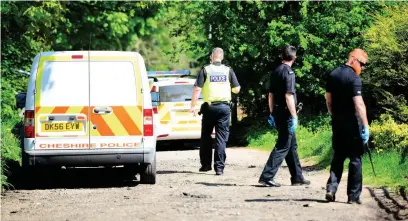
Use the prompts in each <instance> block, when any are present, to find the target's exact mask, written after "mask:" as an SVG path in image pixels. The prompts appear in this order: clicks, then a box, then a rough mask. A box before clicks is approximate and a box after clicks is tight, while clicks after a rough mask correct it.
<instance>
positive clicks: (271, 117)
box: [268, 114, 276, 129]
mask: <svg viewBox="0 0 408 221" xmlns="http://www.w3.org/2000/svg"><path fill="white" fill-rule="evenodd" d="M268 123H269V125H271V127H272V129H273V128H275V127H276V123H275V118H274V117H273V116H272V114H270V115H269V117H268Z"/></svg>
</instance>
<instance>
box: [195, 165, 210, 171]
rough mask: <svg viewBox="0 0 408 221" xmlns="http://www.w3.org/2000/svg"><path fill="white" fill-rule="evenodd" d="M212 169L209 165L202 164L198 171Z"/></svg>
mask: <svg viewBox="0 0 408 221" xmlns="http://www.w3.org/2000/svg"><path fill="white" fill-rule="evenodd" d="M210 170H212V168H211V166H202V167H201V168H200V169H199V170H198V171H200V172H207V171H210Z"/></svg>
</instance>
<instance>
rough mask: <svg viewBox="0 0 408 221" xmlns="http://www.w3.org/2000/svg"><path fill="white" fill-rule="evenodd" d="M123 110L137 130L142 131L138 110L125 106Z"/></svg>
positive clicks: (141, 121)
mask: <svg viewBox="0 0 408 221" xmlns="http://www.w3.org/2000/svg"><path fill="white" fill-rule="evenodd" d="M124 108H125V110H126V112H127V113H128V114H129V116H130V118H131V119H132V121H133V122H134V123H135V124H136V126H137V128H139V130H143V119H142V112H141V111H140V109H139V108H138V107H135V106H126V107H124Z"/></svg>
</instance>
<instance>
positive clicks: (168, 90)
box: [147, 70, 215, 141]
mask: <svg viewBox="0 0 408 221" xmlns="http://www.w3.org/2000/svg"><path fill="white" fill-rule="evenodd" d="M147 75H148V77H149V80H150V86H151V93H152V94H153V93H157V94H158V97H159V98H158V100H159V101H160V102H159V103H158V104H154V105H153V106H154V107H153V111H154V113H155V116H154V119H155V122H156V123H157V124H156V127H157V130H158V132H157V134H158V135H157V140H158V141H165V140H196V139H200V137H201V118H202V116H201V115H198V114H196V116H194V115H193V114H192V113H190V105H191V96H192V93H193V88H194V83H195V78H196V76H193V75H191V72H190V70H176V71H148V72H147ZM202 103H203V99H202V96H201V94H200V97H199V99H198V102H197V104H196V106H195V110H196V113H198V112H199V111H200V107H201V104H202ZM155 106H156V107H155ZM214 135H215V133H214V131H213V133H212V137H213V138H214Z"/></svg>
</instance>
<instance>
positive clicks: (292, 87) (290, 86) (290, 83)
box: [285, 70, 296, 94]
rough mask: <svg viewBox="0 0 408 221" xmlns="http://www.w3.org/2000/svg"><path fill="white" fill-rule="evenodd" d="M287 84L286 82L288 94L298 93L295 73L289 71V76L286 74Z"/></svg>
mask: <svg viewBox="0 0 408 221" xmlns="http://www.w3.org/2000/svg"><path fill="white" fill-rule="evenodd" d="M285 82H286V87H285V90H286V93H292V94H295V93H296V82H295V73H294V72H293V71H291V70H290V71H288V73H287V74H285Z"/></svg>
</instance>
